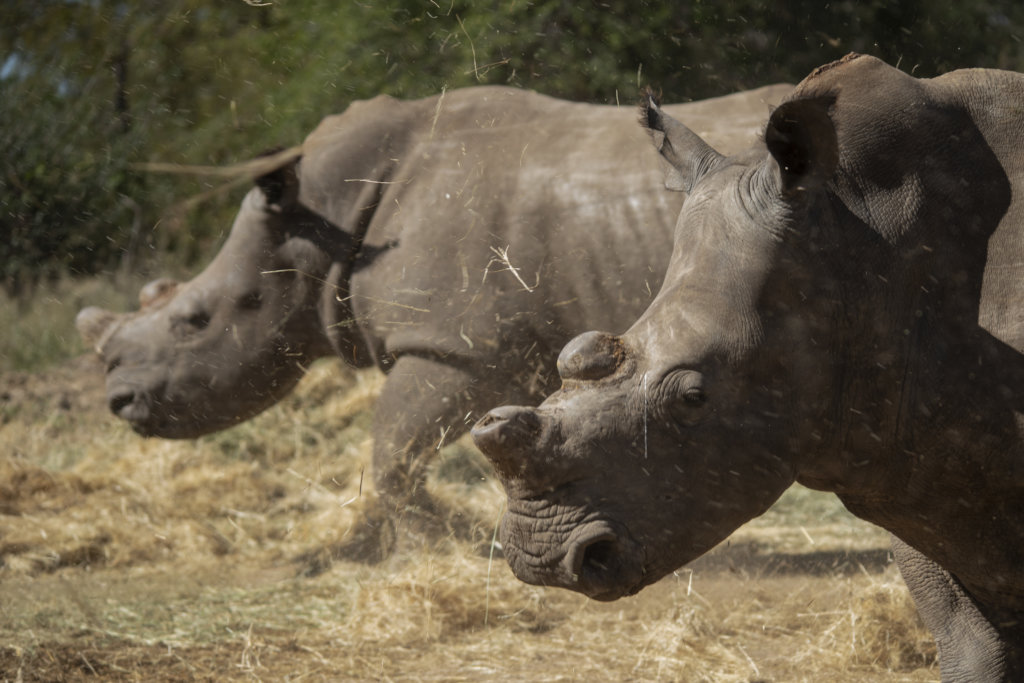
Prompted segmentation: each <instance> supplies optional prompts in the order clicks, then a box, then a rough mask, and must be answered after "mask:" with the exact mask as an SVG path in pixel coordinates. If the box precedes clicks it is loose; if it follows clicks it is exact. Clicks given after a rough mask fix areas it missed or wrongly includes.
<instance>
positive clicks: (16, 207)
mask: <svg viewBox="0 0 1024 683" xmlns="http://www.w3.org/2000/svg"><path fill="white" fill-rule="evenodd" d="M1021 37H1024V6H1018V4H1017V3H1016V2H1012V1H1011V0H968V1H966V2H956V3H954V2H952V0H930V1H929V2H924V0H904V1H902V2H894V1H891V0H866V1H855V0H841V1H839V2H828V3H820V2H810V1H809V0H789V1H786V2H775V1H772V2H769V1H768V0H693V1H692V2H689V3H667V2H653V1H652V0H606V1H601V0H508V1H505V2H484V1H483V0H359V1H353V2H338V1H337V0H273V2H269V3H266V2H265V3H259V2H256V1H255V0H216V1H215V0H160V1H159V2H157V0H34V1H33V2H24V3H17V2H9V3H2V4H0V144H2V145H3V149H4V151H5V154H4V156H3V159H2V160H0V279H2V281H3V282H4V283H5V285H6V286H7V288H8V289H16V288H18V287H19V286H22V285H24V284H26V283H30V282H32V281H33V280H35V279H37V278H39V277H41V276H44V275H46V274H48V273H54V272H66V271H68V270H70V271H72V272H75V273H89V272H95V271H97V270H102V269H110V268H116V267H130V268H135V267H138V263H139V261H138V259H139V257H140V256H141V255H143V254H149V253H156V252H164V251H172V252H175V253H177V254H179V255H180V256H181V257H182V258H183V259H185V260H186V261H189V260H196V259H198V258H201V257H203V256H204V254H206V253H208V252H209V251H210V250H211V249H212V248H214V246H215V243H216V241H217V240H218V239H220V238H221V237H222V236H223V234H224V233H225V231H226V230H227V228H228V226H229V225H230V215H231V213H232V212H233V210H234V206H235V205H236V203H237V199H238V197H237V194H234V195H223V194H219V195H218V194H216V193H212V194H213V198H212V199H210V200H208V201H205V202H202V203H196V202H193V203H192V204H190V205H188V207H187V208H182V204H181V202H182V201H183V200H185V199H187V198H189V197H193V196H195V195H198V194H200V193H207V192H209V191H210V190H212V188H213V185H211V181H208V180H202V179H194V178H181V177H175V176H160V175H154V174H147V173H142V172H139V171H137V170H135V169H134V168H133V166H132V164H133V163H135V162H141V161H148V160H159V161H171V162H180V163H201V164H225V163H230V162H233V161H238V160H242V159H245V158H248V157H251V156H255V155H256V154H258V153H260V152H261V151H263V150H265V149H267V148H269V147H273V146H277V145H292V144H296V143H298V142H299V141H300V140H301V139H302V137H303V136H304V135H305V134H306V133H307V132H308V131H309V130H311V129H312V128H313V127H314V126H315V125H316V123H317V122H318V121H319V120H320V119H321V118H322V117H323V116H325V115H327V114H329V113H334V112H338V111H341V110H343V109H344V108H345V106H347V104H348V103H349V102H351V101H352V100H355V99H362V98H367V97H372V96H373V95H376V94H378V93H388V94H391V95H395V96H398V97H407V98H408V97H420V96H425V95H429V94H434V93H437V92H439V91H441V90H442V89H444V88H449V89H450V88H456V87H463V86H471V85H477V84H484V83H487V84H497V83H500V84H510V85H514V86H518V87H525V88H532V89H536V90H539V91H542V92H546V93H549V94H553V95H556V96H560V97H566V98H571V99H578V100H587V101H593V102H604V103H614V102H621V103H624V104H632V102H633V101H635V99H636V97H637V93H638V91H639V89H640V88H641V87H643V86H645V85H647V84H651V85H653V86H654V87H655V88H659V89H661V90H662V91H663V92H664V94H665V97H666V99H668V100H686V99H697V98H702V97H708V96H712V95H717V94H723V93H726V92H730V91H733V90H737V89H742V88H747V87H753V86H757V85H763V84H766V83H771V82H778V81H790V82H796V81H798V80H799V79H800V78H802V77H803V76H804V75H806V74H807V73H808V72H809V71H810V70H811V69H813V68H814V67H815V66H818V65H820V64H822V63H826V62H828V61H830V60H832V59H836V58H838V57H840V56H842V55H843V54H845V53H846V52H849V51H859V52H867V53H871V54H875V55H877V56H879V57H881V58H883V59H885V60H887V61H889V62H890V63H893V64H899V65H900V67H901V68H903V69H905V70H907V71H911V72H913V73H915V74H916V75H919V76H931V75H934V74H937V73H941V72H944V71H947V70H950V69H953V68H957V67H962V66H986V67H998V68H1010V69H1024V63H1022V62H1024V56H1022V54H1021V42H1020V39H1021Z"/></svg>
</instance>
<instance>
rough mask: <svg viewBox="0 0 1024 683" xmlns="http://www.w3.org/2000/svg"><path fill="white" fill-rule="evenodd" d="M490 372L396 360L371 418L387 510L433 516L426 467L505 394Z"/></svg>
mask: <svg viewBox="0 0 1024 683" xmlns="http://www.w3.org/2000/svg"><path fill="white" fill-rule="evenodd" d="M481 375H483V376H481ZM490 376H491V375H490V374H485V373H484V372H472V371H470V370H468V369H466V368H462V367H457V366H455V365H452V364H449V363H446V362H444V361H443V360H435V359H432V358H425V357H418V356H412V355H405V356H401V357H400V358H399V359H398V360H397V361H396V363H395V365H394V367H393V368H392V369H391V371H390V372H389V373H388V378H387V381H386V382H385V383H384V389H383V390H382V392H381V395H380V397H379V398H378V399H377V402H376V407H375V411H374V421H373V439H374V444H373V481H374V484H375V486H376V489H377V493H378V495H379V496H380V497H381V500H382V502H383V504H384V505H385V506H386V508H387V509H388V510H389V511H391V512H392V513H398V514H402V513H412V514H426V515H432V514H434V512H435V510H434V505H433V502H432V501H431V500H430V497H429V496H428V495H427V492H426V489H425V488H424V483H425V481H426V475H427V467H428V465H429V464H430V462H431V461H432V460H433V458H434V456H435V455H436V454H437V451H438V447H439V445H440V444H442V443H451V442H452V441H454V440H455V439H457V438H458V437H460V436H461V435H462V434H464V433H465V432H466V431H467V430H468V429H469V427H470V426H471V425H472V424H473V420H474V419H475V417H477V416H478V415H480V414H483V412H486V410H487V409H489V408H491V407H493V406H492V405H491V404H492V403H493V404H496V402H498V401H499V400H500V399H504V398H505V395H506V394H508V393H509V391H508V388H507V387H506V389H505V390H504V391H502V392H501V394H498V393H497V392H496V387H495V386H494V384H495V383H494V382H493V381H492V380H491V379H489V378H490ZM513 393H514V392H513ZM471 411H472V412H471Z"/></svg>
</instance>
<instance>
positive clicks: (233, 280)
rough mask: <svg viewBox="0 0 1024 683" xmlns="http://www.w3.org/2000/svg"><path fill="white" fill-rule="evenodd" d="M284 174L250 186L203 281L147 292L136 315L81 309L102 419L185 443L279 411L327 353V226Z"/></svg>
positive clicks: (288, 172) (167, 283) (290, 170)
mask: <svg viewBox="0 0 1024 683" xmlns="http://www.w3.org/2000/svg"><path fill="white" fill-rule="evenodd" d="M296 197H297V180H296V174H295V166H294V164H292V165H289V166H286V167H285V168H282V169H279V170H278V171H276V172H274V173H271V174H268V175H266V176H263V177H261V178H260V179H258V181H257V184H256V187H254V188H253V189H252V190H251V191H250V192H249V194H248V195H247V196H246V197H245V200H244V201H243V203H242V207H241V210H240V211H239V213H238V216H237V217H236V219H235V223H234V226H233V227H232V229H231V233H230V235H229V237H228V239H227V241H226V242H225V244H224V246H223V247H222V249H221V250H220V252H219V253H218V254H217V255H216V257H215V258H214V259H213V261H212V262H211V263H210V264H209V265H208V266H207V267H206V269H205V270H203V272H201V273H200V274H199V275H197V276H196V277H195V278H193V279H192V280H189V281H188V282H184V283H178V282H175V281H172V280H168V279H160V280H156V281H155V282H151V283H150V284H148V285H146V286H145V287H143V288H142V291H141V292H140V294H139V300H140V304H141V308H140V309H139V310H138V311H135V312H132V313H126V314H117V313H112V312H109V311H105V310H102V309H99V308H95V307H90V308H86V309H83V310H82V311H81V312H80V313H79V314H78V317H77V319H76V325H77V327H78V329H79V332H80V334H81V335H82V336H83V338H84V339H85V340H86V342H87V343H89V344H90V345H92V346H93V347H94V348H95V349H96V351H97V352H98V353H99V355H100V356H101V357H102V359H103V361H104V362H105V364H106V377H107V399H108V402H109V406H110V409H111V411H113V412H114V413H115V414H116V415H118V416H120V417H122V418H124V419H125V420H127V421H128V422H130V423H131V426H132V427H133V428H134V429H135V431H137V432H139V433H140V434H143V435H147V436H161V437H168V438H191V437H195V436H199V435H201V434H206V433H209V432H213V431H216V430H218V429H223V428H225V427H228V426H231V425H233V424H236V423H239V422H241V421H243V420H246V419H248V418H250V417H252V416H253V415H255V414H257V413H259V412H260V411H261V410H263V409H265V408H266V407H268V406H270V405H271V404H273V403H274V402H276V401H277V400H279V399H280V398H281V397H282V396H283V395H284V394H285V393H286V392H288V391H289V390H290V389H291V388H292V387H293V386H294V385H295V383H296V382H297V381H298V380H299V378H300V377H301V376H302V374H303V369H302V368H303V364H305V363H307V362H308V361H310V360H312V359H313V358H316V357H318V356H322V355H327V354H329V353H330V352H331V347H330V345H329V344H328V343H327V340H326V338H325V336H324V332H323V330H322V326H321V325H320V324H319V320H318V315H317V304H318V298H319V297H320V293H321V282H322V279H323V277H324V275H325V273H326V271H327V269H328V268H329V263H328V257H327V256H326V255H325V254H324V253H323V251H322V249H321V248H320V247H319V246H317V243H318V241H319V239H318V237H317V236H318V234H319V233H321V232H323V231H325V230H330V228H329V227H327V226H325V221H324V220H323V219H322V218H320V217H319V216H317V215H315V214H313V213H312V212H310V211H309V210H307V209H305V208H304V207H303V205H302V204H300V203H299V202H298V201H297V199H296Z"/></svg>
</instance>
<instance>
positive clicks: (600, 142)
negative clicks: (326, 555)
mask: <svg viewBox="0 0 1024 683" xmlns="http://www.w3.org/2000/svg"><path fill="white" fill-rule="evenodd" d="M791 89H792V86H784V85H779V86H770V87H767V88H762V89H758V90H753V91H750V92H743V93H737V94H733V95H729V96H725V97H721V98H716V99H712V100H706V101H702V102H693V103H689V104H681V105H675V106H672V107H668V109H669V110H671V111H673V112H675V113H677V114H678V115H680V116H685V117H688V118H689V119H691V120H696V121H699V122H700V123H699V124H698V125H699V126H700V127H701V128H702V130H704V131H705V132H706V133H707V134H708V135H709V136H710V137H712V138H713V139H714V140H716V142H717V143H719V144H721V145H724V146H727V147H730V148H737V149H738V148H740V147H742V146H743V145H745V144H748V143H749V139H750V138H753V137H756V131H757V127H758V125H759V124H760V120H762V119H763V118H764V116H765V115H766V113H767V111H768V109H769V105H773V104H777V103H778V102H779V101H780V100H781V98H782V96H783V95H784V94H785V93H787V92H789V91H790V90H791ZM635 116H636V114H635V108H634V107H632V106H629V107H617V106H599V105H591V104H582V103H572V102H566V101H560V100H556V99H553V98H550V97H547V96H542V95H539V94H536V93H532V92H529V91H524V90H519V89H514V88H505V87H479V88H469V89H463V90H452V91H448V92H444V93H442V94H440V95H437V96H434V97H429V98H426V99H421V100H416V101H397V100H395V99H393V98H390V97H386V96H379V97H377V98H374V99H372V100H367V101H363V102H356V103H353V104H352V105H351V106H349V107H348V108H347V110H346V111H345V112H344V113H343V114H341V115H337V116H330V117H328V118H326V119H324V120H323V122H322V123H321V124H320V125H319V126H318V127H317V128H316V129H315V130H314V131H313V132H312V133H311V134H310V135H309V136H308V137H307V139H306V140H305V141H304V143H303V144H302V146H301V158H300V159H298V160H297V161H292V162H289V163H287V164H285V165H283V166H282V167H280V168H277V169H275V170H273V171H271V172H268V173H266V174H264V175H262V176H260V177H259V178H258V179H257V181H256V183H255V187H254V188H252V189H251V190H250V192H249V193H248V195H247V196H246V197H245V199H244V200H243V202H242V205H241V209H240V211H239V213H238V215H237V218H236V219H235V223H234V226H233V228H232V229H231V233H230V235H229V237H228V238H227V240H226V242H225V243H224V245H223V247H222V248H221V249H220V251H219V253H217V255H216V256H215V258H214V259H213V260H212V262H211V263H210V264H209V265H208V266H207V267H206V269H205V270H203V271H202V272H201V273H199V274H198V275H197V276H195V277H194V278H193V279H192V280H190V281H188V282H185V283H177V282H173V281H171V280H166V279H161V280H157V281H155V282H152V283H150V284H149V285H146V286H145V287H144V288H143V289H142V291H141V293H140V297H139V298H140V303H141V308H140V310H138V311H136V312H132V313H127V314H115V313H111V312H109V311H104V310H101V309H98V308H94V307H91V308H87V309H84V310H83V311H81V312H80V313H79V316H78V319H77V323H78V328H79V330H80V332H81V333H82V335H83V337H84V338H85V339H86V341H87V342H88V343H90V344H92V345H93V346H94V347H95V349H96V351H97V352H98V353H99V355H100V356H101V357H102V358H103V359H104V360H105V362H106V380H107V395H108V401H109V406H110V409H111V410H112V411H113V412H114V413H115V414H116V415H118V416H119V417H121V418H123V419H125V420H127V421H128V422H129V423H130V424H131V426H132V427H133V428H134V429H135V430H136V431H137V432H139V433H140V434H143V435H149V436H159V437H169V438H191V437H196V436H199V435H202V434H205V433H209V432H212V431H215V430H220V429H223V428H225V427H228V426H230V425H233V424H236V423H238V422H241V421H243V420H246V419H248V418H250V417H252V416H254V415H256V414H257V413H259V412H260V411H262V410H264V409H265V408H267V407H268V406H270V405H272V404H273V403H275V402H276V401H278V400H279V399H281V398H282V397H283V396H284V395H285V394H287V393H288V392H289V391H290V390H291V389H292V388H293V386H294V385H295V384H296V383H297V382H298V380H299V379H300V378H301V377H302V375H303V373H304V371H305V370H304V368H305V367H306V366H307V365H308V364H309V363H310V362H311V361H312V360H314V359H316V358H318V357H323V356H328V355H333V354H336V355H339V356H341V358H343V359H345V360H346V361H348V362H349V363H351V364H352V365H354V366H358V367H364V366H372V365H377V366H379V367H380V368H381V369H383V370H384V371H385V372H386V373H387V379H386V382H385V384H384V388H383V390H382V392H381V395H380V397H379V399H378V401H377V404H376V410H375V417H374V424H373V427H372V434H373V439H374V446H373V470H374V481H375V484H376V488H377V492H378V494H379V495H380V496H381V497H382V499H385V500H386V501H387V503H388V504H389V505H392V506H396V507H397V506H411V507H413V508H416V507H422V508H426V509H429V506H430V505H429V504H430V501H429V499H428V497H426V496H425V494H424V493H423V487H422V484H423V479H424V467H425V465H426V464H427V463H428V461H429V459H430V456H431V454H432V453H433V452H434V451H435V448H436V447H437V446H438V445H439V443H440V442H441V441H442V440H449V441H450V440H452V439H454V438H455V437H457V436H458V435H460V434H462V433H465V431H467V430H468V428H469V426H470V425H471V424H472V422H473V414H472V410H473V409H474V407H475V406H480V405H483V406H487V407H490V406H494V405H498V404H500V403H502V402H509V401H527V400H531V397H535V398H537V399H539V398H540V396H542V394H538V393H537V392H538V391H539V390H540V389H542V388H543V387H544V386H545V383H546V382H547V381H548V378H549V377H552V376H554V373H555V361H556V358H557V355H558V352H559V350H560V349H561V347H562V346H563V345H564V344H565V342H566V341H568V340H569V339H571V338H572V337H573V336H575V335H576V334H578V333H580V332H582V331H583V330H585V329H589V326H591V325H594V324H597V325H601V326H604V327H606V328H610V329H624V328H625V326H626V325H627V324H628V323H629V322H630V321H632V320H633V319H635V318H636V316H638V315H639V314H640V313H641V312H642V311H643V309H644V308H645V307H646V305H647V304H648V303H649V301H650V299H651V298H652V297H653V292H655V291H657V289H658V287H659V285H660V283H661V278H662V275H663V273H664V270H665V266H666V264H667V262H668V255H669V253H670V251H671V240H672V237H671V222H672V219H673V217H674V216H675V215H677V214H678V211H679V207H680V205H681V201H680V199H679V195H677V194H676V193H671V192H665V191H664V190H663V189H662V188H660V187H659V179H660V177H661V171H660V169H659V166H658V165H659V163H660V162H659V161H658V160H657V159H656V158H655V157H654V155H651V154H649V153H647V154H645V153H644V149H643V146H642V145H638V138H639V140H640V141H642V140H643V138H644V134H643V133H642V132H641V131H640V130H639V128H638V127H637V126H635V125H630V124H631V122H635ZM633 129H636V130H635V131H634V130H633ZM286 156H287V155H286Z"/></svg>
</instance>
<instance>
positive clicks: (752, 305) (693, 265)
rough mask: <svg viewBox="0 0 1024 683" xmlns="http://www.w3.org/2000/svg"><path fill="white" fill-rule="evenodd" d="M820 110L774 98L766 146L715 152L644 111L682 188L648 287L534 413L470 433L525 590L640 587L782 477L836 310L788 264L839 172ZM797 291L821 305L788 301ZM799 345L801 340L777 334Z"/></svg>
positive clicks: (743, 516) (501, 415)
mask: <svg viewBox="0 0 1024 683" xmlns="http://www.w3.org/2000/svg"><path fill="white" fill-rule="evenodd" d="M828 111H829V104H828V102H825V101H810V102H807V101H797V102H792V103H789V104H784V105H782V106H781V107H779V108H778V109H777V110H776V111H775V112H774V114H773V115H772V117H771V121H770V123H769V125H768V129H767V133H766V135H765V140H764V142H762V143H759V144H757V145H755V147H754V148H753V149H751V150H749V151H747V152H744V153H741V154H739V155H737V156H734V157H729V158H726V157H723V156H721V155H719V154H718V153H717V152H715V151H714V150H713V149H711V148H710V147H709V146H708V145H706V144H705V143H704V142H703V141H701V140H700V139H699V138H698V137H697V136H696V135H695V134H694V133H692V132H691V131H689V130H688V129H686V128H685V127H684V126H683V125H682V124H680V123H679V122H676V121H674V120H672V119H670V118H668V117H667V116H666V115H664V113H663V112H661V111H660V110H659V109H658V108H657V107H656V106H655V105H654V104H653V103H651V104H650V105H649V107H648V108H647V110H646V116H647V119H648V122H649V127H650V129H651V131H652V134H653V136H654V140H655V143H656V145H657V146H658V147H659V149H660V151H661V153H662V156H663V157H664V158H665V159H666V160H667V161H668V162H669V164H670V167H671V171H670V173H669V177H668V179H667V184H668V185H669V186H670V187H672V188H675V189H681V190H684V191H687V192H688V193H689V195H688V197H687V199H686V202H685V204H684V206H683V209H682V212H681V215H680V217H679V221H678V224H677V228H676V235H675V249H674V253H673V255H672V259H671V262H670V266H669V268H668V274H667V278H666V280H665V283H664V285H663V286H662V289H661V291H660V292H659V294H658V296H657V297H656V298H655V300H654V301H653V302H652V304H651V306H650V307H649V308H648V310H647V311H646V312H645V313H644V314H643V315H642V316H641V318H640V319H639V320H638V321H637V322H636V323H635V324H633V325H632V327H630V328H629V330H627V331H626V332H625V333H624V334H622V335H613V334H608V333H602V332H588V333H585V334H583V335H582V336H580V337H577V338H576V339H575V340H573V341H572V342H570V343H569V344H568V345H567V346H566V347H565V348H564V350H563V351H562V353H561V356H560V358H559V361H558V370H559V373H560V375H561V377H562V382H563V384H562V388H561V389H560V390H559V391H557V392H556V393H555V394H553V395H551V396H550V397H548V399H547V400H545V401H544V403H543V404H542V405H541V406H540V407H539V408H527V407H517V406H505V407H501V408H497V409H495V410H492V411H491V412H490V413H489V414H488V415H486V416H485V417H483V418H482V419H481V420H480V422H479V423H478V424H477V425H476V427H475V428H474V430H473V436H474V439H475V441H476V444H477V445H478V446H479V448H480V449H481V450H482V451H483V452H484V453H485V454H486V455H487V457H488V458H489V459H490V460H491V462H492V463H493V464H494V466H495V469H496V471H497V473H498V476H499V477H500V478H501V480H502V483H503V485H504V487H505V489H506V492H507V494H508V511H507V513H506V514H505V517H504V519H503V521H502V526H501V539H502V543H503V546H504V552H505V556H506V558H507V559H508V561H509V563H510V565H511V566H512V569H513V571H514V572H515V573H516V574H517V576H519V577H520V578H521V579H523V580H525V581H527V582H530V583H536V584H542V585H556V586H562V587H566V588H571V589H575V590H578V591H581V592H583V593H585V594H587V595H589V596H591V597H593V598H597V599H607V600H610V599H615V598H617V597H620V596H622V595H627V594H630V593H633V592H636V591H637V590H639V589H640V588H641V587H643V586H644V585H647V584H649V583H652V582H654V581H656V580H657V579H659V578H660V577H662V576H664V575H665V574H666V573H668V572H670V571H672V570H674V569H676V568H677V567H679V566H681V565H682V564H685V563H686V562H688V561H690V560H692V559H694V558H696V557H697V556H699V555H700V554H702V553H704V552H705V551H707V550H709V549H710V548H711V547H712V546H714V545H715V544H717V543H718V542H719V541H721V540H722V539H724V538H725V537H726V536H728V535H729V534H730V533H731V532H732V531H733V530H735V529H736V528H737V527H738V526H739V525H741V524H742V523H744V522H746V521H747V520H749V519H751V518H752V517H754V516H756V515H758V514H760V513H761V512H763V511H764V510H766V509H767V508H768V507H769V506H770V505H771V504H772V503H773V502H774V501H775V500H776V499H777V498H778V497H779V495H781V493H782V492H783V491H784V490H785V489H786V488H787V487H788V486H789V485H790V484H791V483H792V482H793V481H794V479H795V477H796V473H797V470H798V467H799V457H800V455H799V454H800V453H801V448H802V445H801V444H797V443H794V441H795V438H796V434H797V433H803V432H802V431H801V430H800V429H797V426H798V425H800V422H801V420H802V419H804V418H805V417H806V416H807V415H810V414H812V413H815V412H817V411H819V410H821V409H822V407H821V406H820V405H817V404H816V403H813V402H812V403H810V404H807V405H805V403H807V402H806V401H805V400H804V398H803V396H807V397H815V399H813V400H814V401H816V400H817V397H820V396H821V395H822V393H821V392H822V391H823V382H824V378H822V377H820V376H819V374H818V373H819V370H818V368H819V367H821V363H820V361H821V354H822V351H821V350H820V349H818V348H817V347H815V343H821V344H826V343H827V341H828V340H827V339H826V337H825V336H824V333H822V336H817V337H816V336H815V334H816V329H817V328H816V325H818V324H819V322H821V320H822V317H827V316H828V315H831V313H832V311H831V310H830V309H829V303H828V302H830V301H831V299H830V297H829V294H828V292H822V291H811V290H808V289H807V286H808V282H809V281H810V280H809V278H810V277H811V275H810V274H808V273H807V272H805V271H806V268H804V269H803V270H801V268H799V267H789V266H791V265H792V261H793V260H794V259H793V257H794V255H795V254H794V250H797V249H799V247H798V246H794V244H792V242H794V241H795V240H792V239H791V238H790V233H791V227H792V226H793V225H794V224H795V223H799V222H800V221H804V220H806V217H807V216H808V215H810V214H811V213H813V212H814V211H815V205H814V200H813V197H814V196H815V193H814V191H813V187H814V185H815V184H816V183H821V182H823V181H824V179H827V177H828V176H829V174H830V173H831V172H832V170H833V167H834V165H835V163H836V156H837V150H836V135H835V130H834V128H833V126H832V124H831V122H830V120H829V115H828ZM801 261H802V260H801ZM810 262H811V263H812V264H813V263H814V260H813V259H811V260H810ZM808 295H815V296H821V297H822V302H821V303H820V305H818V304H816V305H814V306H811V307H810V309H808V308H807V307H806V306H791V305H792V304H794V303H796V302H800V301H802V300H806V298H807V296H808ZM801 297H803V298H801ZM798 329H799V330H802V331H803V332H804V333H802V334H799V335H792V334H788V333H785V332H787V331H794V330H798ZM780 332H782V333H785V334H780ZM794 337H796V338H799V339H801V340H810V339H814V342H813V343H812V342H809V341H807V342H806V343H804V342H799V341H798V342H792V341H783V342H780V341H778V340H791V339H793V338H794ZM780 344H781V345H783V346H784V347H785V348H782V349H780V348H779V345H780ZM801 344H804V345H803V346H801ZM796 378H799V379H796ZM802 390H803V391H805V392H806V393H802ZM826 393H827V392H826Z"/></svg>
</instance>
